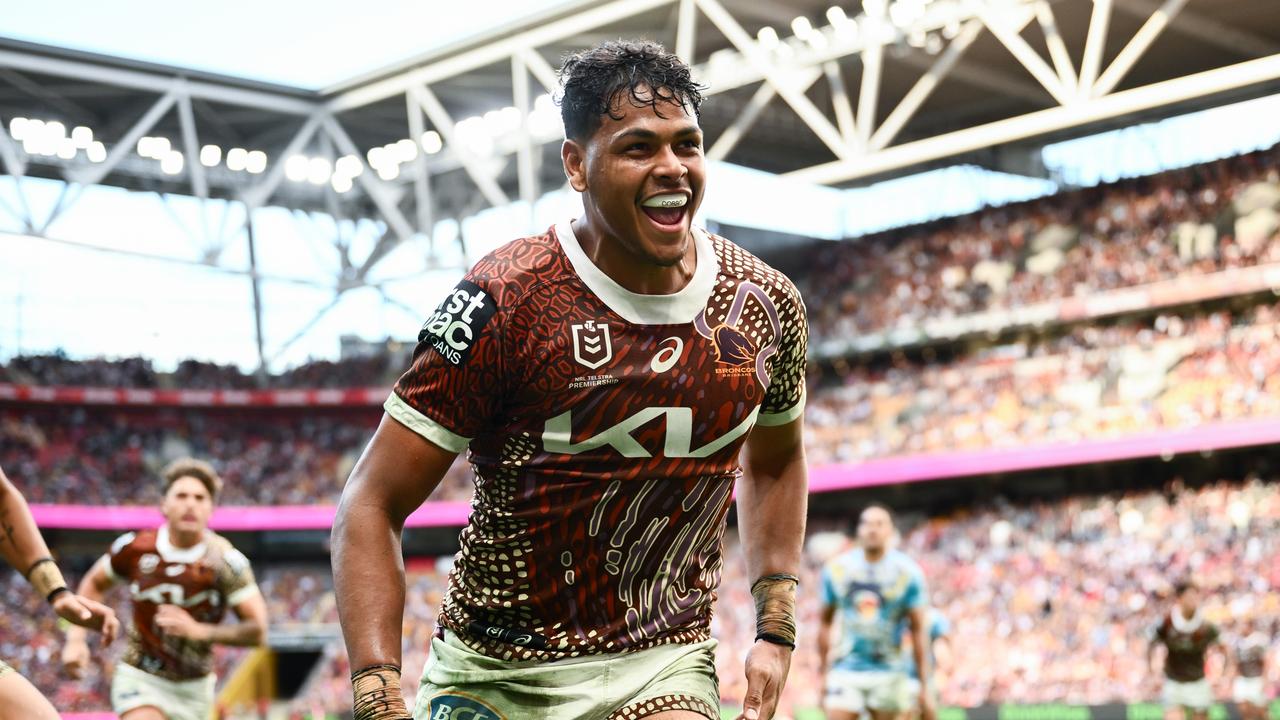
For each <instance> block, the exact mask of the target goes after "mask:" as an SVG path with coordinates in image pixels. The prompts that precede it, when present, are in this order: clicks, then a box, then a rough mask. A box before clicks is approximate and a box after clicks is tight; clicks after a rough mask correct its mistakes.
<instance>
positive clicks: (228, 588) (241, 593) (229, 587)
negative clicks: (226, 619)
mask: <svg viewBox="0 0 1280 720" xmlns="http://www.w3.org/2000/svg"><path fill="white" fill-rule="evenodd" d="M218 591H219V592H221V593H222V596H223V597H225V598H226V599H227V605H229V606H231V607H233V608H234V607H235V606H237V605H239V604H240V603H242V602H244V601H245V600H248V599H249V598H251V597H253V596H254V595H257V594H258V593H259V591H258V583H257V581H256V580H255V579H254V577H253V566H252V565H250V564H249V558H247V557H245V556H244V553H242V552H240V551H239V550H236V549H235V548H228V549H227V550H226V552H225V553H224V555H223V564H222V571H221V572H219V573H218Z"/></svg>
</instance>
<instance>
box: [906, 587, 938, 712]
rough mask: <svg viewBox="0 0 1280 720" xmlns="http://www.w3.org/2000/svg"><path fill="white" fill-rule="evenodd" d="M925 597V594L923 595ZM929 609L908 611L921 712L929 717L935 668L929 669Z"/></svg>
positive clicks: (918, 606) (919, 608)
mask: <svg viewBox="0 0 1280 720" xmlns="http://www.w3.org/2000/svg"><path fill="white" fill-rule="evenodd" d="M922 595H923V593H922ZM928 612H929V608H928V607H927V606H925V605H917V606H916V607H913V608H911V609H910V610H908V611H907V622H908V623H910V625H911V655H912V657H913V658H915V661H916V667H917V668H918V671H917V672H918V674H919V676H920V680H921V682H920V698H919V702H920V712H921V714H922V715H924V716H925V717H929V716H930V715H931V714H932V712H933V696H932V695H931V694H930V693H929V682H928V681H929V677H930V676H931V675H932V674H933V668H931V667H929V659H930V658H929V620H928Z"/></svg>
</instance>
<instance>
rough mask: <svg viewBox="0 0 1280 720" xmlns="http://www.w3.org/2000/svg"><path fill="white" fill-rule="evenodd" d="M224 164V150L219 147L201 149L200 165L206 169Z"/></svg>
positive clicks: (207, 146)
mask: <svg viewBox="0 0 1280 720" xmlns="http://www.w3.org/2000/svg"><path fill="white" fill-rule="evenodd" d="M220 162H222V148H220V147H218V146H217V145H205V146H204V147H202V148H200V164H201V165H203V166H205V167H216V166H217V164H218V163H220Z"/></svg>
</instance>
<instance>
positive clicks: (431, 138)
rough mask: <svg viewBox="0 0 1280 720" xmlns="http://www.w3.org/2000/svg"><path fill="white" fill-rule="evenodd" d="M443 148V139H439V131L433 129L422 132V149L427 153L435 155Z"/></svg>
mask: <svg viewBox="0 0 1280 720" xmlns="http://www.w3.org/2000/svg"><path fill="white" fill-rule="evenodd" d="M443 148H444V141H443V140H441V139H440V133H438V132H436V131H435V130H428V131H426V132H424V133H422V151H423V152H425V153H426V154H428V155H435V154H436V153H438V152H440V150H441V149H443Z"/></svg>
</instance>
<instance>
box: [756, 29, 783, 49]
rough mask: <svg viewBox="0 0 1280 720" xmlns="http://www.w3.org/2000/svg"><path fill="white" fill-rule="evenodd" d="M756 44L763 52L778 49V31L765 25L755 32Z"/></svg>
mask: <svg viewBox="0 0 1280 720" xmlns="http://www.w3.org/2000/svg"><path fill="white" fill-rule="evenodd" d="M756 42H758V43H760V47H762V48H764V49H765V50H773V49H774V48H776V47H778V31H777V30H774V29H773V28H772V27H770V26H768V25H765V26H764V27H762V28H760V29H759V30H758V31H757V32H756Z"/></svg>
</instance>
